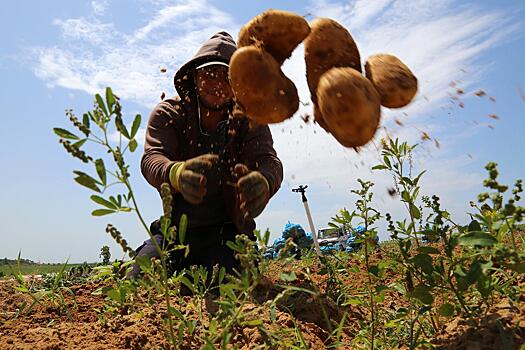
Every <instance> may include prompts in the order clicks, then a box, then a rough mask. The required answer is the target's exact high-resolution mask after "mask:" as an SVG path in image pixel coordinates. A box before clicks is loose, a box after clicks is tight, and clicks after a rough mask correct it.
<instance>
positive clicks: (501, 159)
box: [0, 0, 525, 262]
mask: <svg viewBox="0 0 525 350" xmlns="http://www.w3.org/2000/svg"><path fill="white" fill-rule="evenodd" d="M268 8H277V9H283V10H289V11H294V12H296V13H298V14H300V15H304V16H306V18H307V19H308V20H312V19H313V18H315V17H330V18H333V19H335V20H337V21H339V22H340V23H342V24H343V25H345V26H346V27H347V28H348V29H349V30H350V32H351V33H352V35H353V36H354V39H355V40H356V42H357V44H358V47H359V49H360V52H361V57H362V59H363V63H364V61H365V60H366V58H367V57H369V56H370V55H372V54H375V53H380V52H389V53H393V54H395V55H397V56H398V57H399V58H401V59H402V60H403V61H404V62H405V63H406V64H407V65H408V66H409V67H410V68H411V69H412V70H413V72H414V73H415V74H416V75H417V77H418V79H419V84H420V90H419V93H418V95H417V98H416V100H415V101H414V102H413V103H412V104H411V105H410V106H408V107H406V108H404V109H400V110H387V109H384V110H383V119H382V125H383V126H384V128H382V129H381V130H380V132H379V133H378V135H377V139H378V138H379V137H381V136H383V135H384V134H385V132H387V133H388V134H389V135H392V136H399V137H400V138H402V139H403V140H408V141H410V142H419V143H420V144H421V147H420V148H419V151H418V152H417V154H416V156H415V164H416V167H417V168H418V169H427V171H428V173H427V174H426V175H425V177H424V181H423V189H422V191H423V193H425V194H434V193H437V194H438V195H440V196H441V198H442V203H443V206H444V207H445V208H447V209H449V210H450V211H451V212H452V213H453V215H454V216H455V217H456V218H458V220H466V212H467V211H468V210H469V208H468V201H469V200H470V199H475V196H476V194H477V193H479V192H480V191H481V190H482V187H481V182H482V180H483V179H484V178H485V171H484V170H483V166H484V165H485V164H486V163H487V162H488V161H496V162H498V163H499V169H500V172H501V174H502V180H503V181H504V182H506V183H509V184H511V183H513V182H514V180H515V179H516V178H524V177H525V176H524V175H525V156H524V151H525V146H524V142H523V139H522V137H523V135H525V115H524V111H525V97H524V96H520V90H521V91H522V92H521V94H523V91H525V69H523V66H522V64H523V62H524V60H525V29H524V28H525V27H524V25H525V23H524V20H523V18H525V4H524V3H523V1H520V0H516V1H452V0H419V1H417V0H416V1H414V0H411V1H404V0H374V1H366V0H356V1H325V0H311V1H240V0H228V1H211V0H196V1H164V0H137V1H123V0H118V1H117V0H115V1H110V0H105V1H104V0H95V1H60V0H56V1H45V2H44V1H36V0H34V1H25V0H20V1H7V2H4V3H3V4H2V11H0V81H1V85H0V89H1V93H0V106H1V107H2V113H1V117H0V118H1V122H2V123H1V127H0V142H1V147H0V164H1V171H0V184H1V185H0V186H1V187H0V196H1V200H0V237H1V241H0V258H1V257H9V258H13V257H16V255H17V254H18V251H19V250H21V251H22V256H23V257H24V258H29V259H33V260H36V261H45V262H60V261H65V260H66V259H67V258H68V257H70V261H73V262H81V261H85V260H87V261H95V260H98V254H99V252H100V247H101V246H102V245H105V244H108V245H110V247H111V251H112V253H113V255H114V256H117V257H120V256H122V252H121V251H120V250H119V248H117V246H116V245H115V244H114V243H113V242H112V240H111V238H110V237H109V236H108V235H107V234H106V233H105V230H104V229H105V226H106V224H107V223H113V224H114V225H115V226H116V227H118V228H119V229H120V230H121V231H122V232H123V233H124V236H125V238H126V239H127V240H128V241H129V243H130V244H131V245H132V246H138V245H139V244H140V243H141V242H142V241H143V240H144V239H145V238H146V233H145V232H144V231H143V230H142V229H141V226H140V225H139V223H138V221H137V219H136V217H135V216H133V215H132V214H119V215H116V216H105V217H101V218H94V217H92V216H91V215H90V213H91V211H92V210H93V209H95V208H96V205H95V204H94V203H93V202H92V201H91V200H90V199H89V196H90V195H91V193H90V191H89V190H87V189H85V188H82V187H80V186H79V185H77V184H76V183H75V182H74V181H73V174H72V170H74V169H81V170H90V168H84V167H83V164H80V163H79V162H78V161H76V160H74V159H72V158H71V157H70V156H69V155H67V154H66V153H65V152H64V150H63V149H62V147H61V145H60V144H59V143H58V142H57V137H56V136H55V135H54V134H53V133H52V128H53V127H67V128H70V125H69V121H68V120H67V118H66V117H65V115H64V109H66V108H72V109H74V111H76V112H77V113H78V114H79V115H82V113H83V112H85V111H87V110H88V109H89V108H90V107H91V106H92V101H93V94H94V93H96V92H102V91H103V90H104V88H105V87H106V86H108V85H109V86H111V87H112V88H113V91H114V92H115V94H117V95H118V96H120V97H121V101H122V105H123V109H124V116H125V118H126V120H125V121H126V122H127V123H131V121H132V119H131V118H132V117H133V116H134V115H135V114H136V113H140V114H142V116H143V125H142V127H145V123H146V120H147V117H148V115H149V112H150V111H151V109H152V108H153V106H154V105H155V104H156V103H158V102H159V101H160V95H161V93H162V92H165V93H166V95H168V96H170V95H173V94H174V88H173V86H172V76H173V74H174V73H175V71H176V70H177V69H178V68H179V67H180V66H181V65H182V64H183V63H184V62H185V61H186V60H188V59H189V58H190V57H191V56H192V55H193V54H194V53H195V51H196V50H197V49H198V47H199V46H200V44H202V42H204V41H205V40H206V39H207V38H208V37H210V36H211V35H212V34H214V33H215V32H217V31H219V30H227V31H229V32H230V33H232V34H233V35H234V36H236V34H237V33H238V30H239V28H240V27H241V26H242V25H243V24H244V23H246V22H247V21H248V20H249V19H250V18H252V17H253V16H255V15H257V14H259V13H260V12H262V11H264V10H266V9H268ZM160 68H166V69H167V71H166V73H162V72H161V71H160ZM283 71H284V72H285V74H287V75H288V76H289V77H290V78H291V79H292V80H294V81H295V83H296V85H297V88H298V90H299V95H300V98H301V101H302V102H305V103H306V102H308V101H309V97H310V96H309V92H308V89H307V84H306V79H305V76H304V75H305V67H304V59H303V48H302V46H299V47H298V48H297V49H296V51H295V52H294V54H293V55H292V57H291V58H290V59H289V60H287V61H286V62H285V64H284V66H283ZM451 82H455V84H456V86H455V87H452V86H451V85H453V84H451ZM457 88H461V89H463V90H464V92H465V93H464V94H463V95H461V96H460V100H454V99H451V96H454V95H456V89H457ZM479 89H483V90H484V91H485V92H486V93H487V95H486V96H484V97H477V96H475V94H474V92H475V91H477V90H479ZM489 97H493V100H491V99H490V98H489ZM460 102H462V106H460ZM309 112H311V106H302V107H301V110H300V111H299V112H298V114H297V115H296V116H295V117H294V118H292V119H291V120H289V121H287V122H285V123H282V124H278V125H274V126H272V127H271V129H272V133H273V136H274V140H275V147H276V150H277V152H278V154H279V156H280V157H281V159H282V161H283V164H284V168H285V180H284V181H283V184H282V188H281V190H280V191H279V193H278V194H277V195H276V196H275V197H274V198H273V199H272V200H271V202H270V204H269V206H268V207H267V210H266V211H265V212H264V213H263V215H261V216H260V218H259V219H258V220H257V222H258V226H259V227H260V228H262V229H264V228H266V227H269V228H270V230H271V232H272V238H276V237H277V236H278V235H279V234H280V231H281V230H282V228H283V227H284V225H285V224H286V222H287V221H288V220H291V221H293V222H296V223H299V224H302V225H303V226H304V227H305V228H307V220H306V216H305V213H304V209H303V206H302V204H301V200H300V196H299V195H297V194H295V193H292V192H291V188H293V187H295V186H297V185H298V184H308V186H309V188H308V193H307V195H308V198H309V203H310V207H311V210H312V213H313V216H314V222H315V225H316V226H317V228H322V227H326V226H327V223H328V221H329V220H330V217H331V216H333V215H335V214H336V213H337V211H338V210H339V209H340V208H342V207H347V208H349V209H352V208H353V203H354V202H355V197H353V196H352V195H351V193H350V189H352V188H356V187H357V181H356V179H357V178H363V179H370V180H373V181H374V182H375V183H376V186H375V187H374V189H375V193H376V197H375V199H376V203H375V204H376V206H377V207H378V208H379V209H380V210H381V211H383V212H385V211H387V210H388V211H389V212H391V213H393V216H394V218H397V219H399V218H402V215H404V214H403V211H402V208H400V206H399V203H398V200H396V199H392V198H390V196H389V195H388V194H387V188H389V187H391V182H392V180H391V178H390V177H389V176H385V175H381V174H376V173H371V171H370V167H371V166H373V165H374V164H376V163H377V160H378V151H377V148H376V147H375V145H374V143H371V144H370V145H369V146H368V147H367V148H366V149H365V150H364V151H363V152H361V153H360V154H356V153H355V152H354V151H353V150H348V149H345V148H343V147H342V146H340V145H339V144H337V142H336V141H335V140H334V139H333V138H331V137H330V136H329V135H327V134H326V133H325V132H324V131H323V130H322V129H321V128H319V127H318V126H317V125H314V124H311V123H308V124H305V123H304V122H303V121H302V119H301V118H300V117H299V115H300V114H302V113H309ZM489 115H496V116H497V117H498V118H499V119H494V118H490V117H489ZM396 120H397V121H399V122H400V123H401V124H402V126H401V125H399V124H398V123H396V122H395V121H396ZM143 131H144V130H143V129H142V130H141V134H140V135H143ZM422 132H426V133H428V134H429V135H430V137H431V138H432V140H431V141H422V140H421V135H422ZM142 139H143V136H141V137H140V141H141V142H143V140H142ZM377 139H376V141H375V144H377ZM434 140H438V142H439V147H437V146H436V142H435V141H434ZM139 147H142V145H140V146H139ZM140 154H141V151H140V149H139V151H138V152H135V153H134V154H132V156H131V157H130V158H128V162H129V163H130V165H131V174H132V181H133V185H134V188H135V191H136V194H137V197H138V199H139V203H140V206H141V207H142V209H143V211H144V214H145V217H146V219H147V220H148V221H152V220H154V219H155V218H157V217H158V216H159V215H160V212H161V206H160V200H159V198H158V195H157V192H156V191H155V190H154V189H153V188H152V187H150V186H149V185H148V184H147V183H146V181H145V180H144V179H143V178H142V176H141V174H140V170H139V161H140ZM307 230H308V229H307ZM380 237H381V239H386V238H388V235H387V233H386V232H384V230H382V231H381V233H380Z"/></svg>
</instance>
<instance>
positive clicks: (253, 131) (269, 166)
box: [242, 125, 283, 197]
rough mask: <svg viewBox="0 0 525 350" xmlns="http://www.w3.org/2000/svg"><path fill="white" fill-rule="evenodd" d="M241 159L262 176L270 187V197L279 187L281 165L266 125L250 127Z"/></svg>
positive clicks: (281, 179) (281, 175) (281, 174)
mask: <svg viewBox="0 0 525 350" xmlns="http://www.w3.org/2000/svg"><path fill="white" fill-rule="evenodd" d="M242 153H243V159H244V161H245V163H246V165H247V166H248V168H250V169H251V170H257V171H259V172H261V174H263V175H264V177H265V178H266V179H267V180H268V183H269V185H270V197H272V196H273V195H274V194H275V193H276V192H277V191H278V190H279V188H280V187H281V182H282V181H283V165H282V163H281V160H280V159H279V158H278V157H277V152H276V151H275V149H274V148H273V138H272V134H271V132H270V128H269V127H268V126H267V125H264V126H263V125H252V126H251V127H250V128H249V131H248V132H247V134H246V137H245V139H244V142H243V151H242Z"/></svg>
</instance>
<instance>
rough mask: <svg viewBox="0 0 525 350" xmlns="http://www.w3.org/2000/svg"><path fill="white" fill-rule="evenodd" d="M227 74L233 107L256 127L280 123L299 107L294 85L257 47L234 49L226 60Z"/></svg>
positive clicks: (277, 65) (271, 59)
mask: <svg viewBox="0 0 525 350" xmlns="http://www.w3.org/2000/svg"><path fill="white" fill-rule="evenodd" d="M229 74H230V81H231V87H232V90H233V93H234V95H235V102H236V104H237V107H239V108H240V109H241V110H242V111H243V112H244V113H245V114H246V115H247V116H248V117H249V118H250V119H252V120H254V121H255V122H257V123H259V124H270V123H279V122H282V121H284V120H286V119H288V118H290V117H291V116H292V115H293V114H294V113H295V111H297V109H298V108H299V96H298V95H297V89H296V87H295V85H294V83H293V82H292V81H291V80H290V79H288V78H287V77H286V76H285V75H284V73H283V72H282V71H281V68H280V65H279V63H278V62H277V61H276V60H275V59H274V58H273V56H272V55H270V54H269V53H267V52H266V51H265V50H264V49H262V48H260V47H255V46H246V47H242V48H239V49H237V50H236V51H235V53H234V54H233V56H232V58H231V60H230V72H229Z"/></svg>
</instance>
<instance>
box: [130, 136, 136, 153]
mask: <svg viewBox="0 0 525 350" xmlns="http://www.w3.org/2000/svg"><path fill="white" fill-rule="evenodd" d="M136 149H137V140H135V139H132V140H131V141H129V150H130V151H131V152H135V150H136Z"/></svg>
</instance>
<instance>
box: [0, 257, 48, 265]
mask: <svg viewBox="0 0 525 350" xmlns="http://www.w3.org/2000/svg"><path fill="white" fill-rule="evenodd" d="M7 264H9V265H16V264H17V260H16V259H8V258H3V259H0V265H7ZM20 264H24V265H36V264H37V263H36V262H34V261H33V260H29V259H22V258H20ZM39 265H43V264H39Z"/></svg>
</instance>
